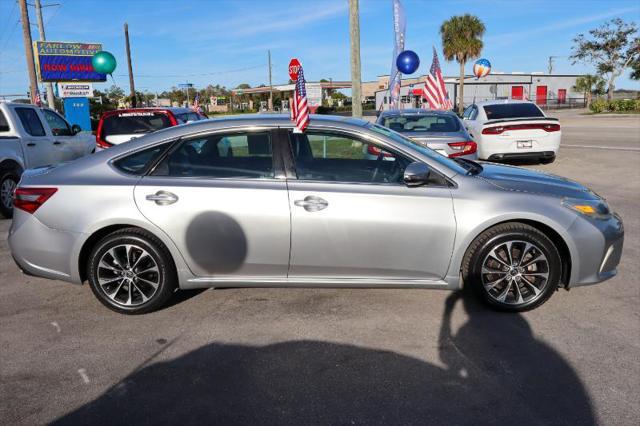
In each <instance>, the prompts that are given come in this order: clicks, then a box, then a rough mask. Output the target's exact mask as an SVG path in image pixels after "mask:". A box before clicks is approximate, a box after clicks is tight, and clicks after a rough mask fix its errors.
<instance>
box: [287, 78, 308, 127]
mask: <svg viewBox="0 0 640 426" xmlns="http://www.w3.org/2000/svg"><path fill="white" fill-rule="evenodd" d="M291 120H292V121H293V122H294V123H295V124H296V129H295V131H296V132H304V130H305V129H306V128H307V126H308V125H309V108H308V107H307V89H306V88H305V81H304V72H303V71H302V66H301V67H300V69H299V70H298V80H296V88H295V90H294V92H293V103H292V104H291Z"/></svg>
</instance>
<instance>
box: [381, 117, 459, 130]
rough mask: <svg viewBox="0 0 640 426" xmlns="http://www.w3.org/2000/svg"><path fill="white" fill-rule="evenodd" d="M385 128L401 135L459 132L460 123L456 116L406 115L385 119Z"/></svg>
mask: <svg viewBox="0 0 640 426" xmlns="http://www.w3.org/2000/svg"><path fill="white" fill-rule="evenodd" d="M384 126H385V127H388V128H390V129H391V130H395V131H396V132H401V133H413V132H434V133H441V132H457V131H459V130H460V122H459V121H458V118H457V117H455V116H454V115H443V114H405V115H392V116H388V117H385V120H384Z"/></svg>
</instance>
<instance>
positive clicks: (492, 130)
mask: <svg viewBox="0 0 640 426" xmlns="http://www.w3.org/2000/svg"><path fill="white" fill-rule="evenodd" d="M536 129H537V130H544V131H545V132H558V131H560V125H559V124H512V125H510V126H497V127H487V128H484V129H482V134H483V135H499V134H500V133H503V132H506V131H508V130H536Z"/></svg>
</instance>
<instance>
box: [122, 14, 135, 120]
mask: <svg viewBox="0 0 640 426" xmlns="http://www.w3.org/2000/svg"><path fill="white" fill-rule="evenodd" d="M124 40H125V43H126V47H127V66H128V67H129V90H131V106H132V107H133V108H135V107H136V86H135V84H134V83H133V67H132V66H131V47H130V46H129V25H128V24H127V23H126V22H125V23H124Z"/></svg>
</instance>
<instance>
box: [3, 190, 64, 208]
mask: <svg viewBox="0 0 640 426" xmlns="http://www.w3.org/2000/svg"><path fill="white" fill-rule="evenodd" d="M57 190H58V188H17V189H16V192H15V193H14V194H13V207H15V208H17V209H20V210H24V211H25V212H27V213H31V214H33V213H35V211H36V210H38V209H39V208H40V206H41V205H43V204H44V202H45V201H47V200H48V199H49V198H51V196H52V195H53V194H55V193H56V191H57Z"/></svg>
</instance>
